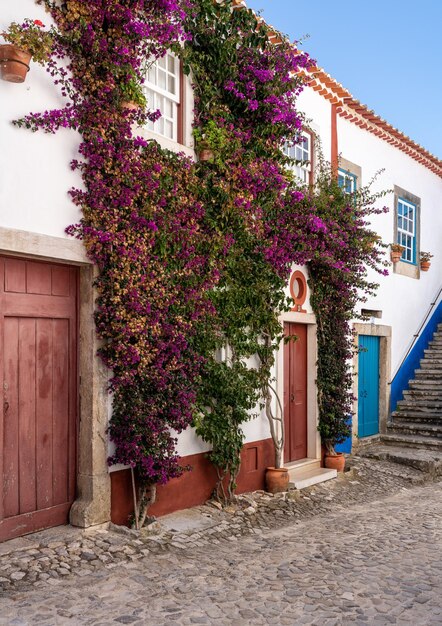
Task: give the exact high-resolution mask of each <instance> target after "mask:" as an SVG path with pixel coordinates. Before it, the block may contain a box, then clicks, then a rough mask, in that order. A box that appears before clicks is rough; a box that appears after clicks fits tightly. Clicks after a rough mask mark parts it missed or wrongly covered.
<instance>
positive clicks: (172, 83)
mask: <svg viewBox="0 0 442 626" xmlns="http://www.w3.org/2000/svg"><path fill="white" fill-rule="evenodd" d="M175 82H176V81H175V77H174V76H170V75H169V77H168V85H167V90H168V91H169V93H173V94H174V95H175V94H176V91H175Z"/></svg>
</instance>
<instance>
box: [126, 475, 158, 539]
mask: <svg viewBox="0 0 442 626" xmlns="http://www.w3.org/2000/svg"><path fill="white" fill-rule="evenodd" d="M156 499H157V486H156V484H153V485H142V486H141V487H140V488H139V490H138V507H137V508H138V528H139V529H141V528H143V525H144V522H145V521H146V517H147V511H148V510H149V507H150V506H152V504H154V502H155V501H156ZM135 515H136V513H135ZM132 528H137V524H136V522H134V523H133V524H132Z"/></svg>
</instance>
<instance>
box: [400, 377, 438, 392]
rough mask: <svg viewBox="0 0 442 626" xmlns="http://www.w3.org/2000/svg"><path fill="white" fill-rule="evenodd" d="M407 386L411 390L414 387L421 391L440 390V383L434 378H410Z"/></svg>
mask: <svg viewBox="0 0 442 626" xmlns="http://www.w3.org/2000/svg"><path fill="white" fill-rule="evenodd" d="M408 385H409V388H410V390H411V391H413V390H414V389H417V390H421V391H426V390H429V391H440V390H442V384H441V383H438V382H437V381H434V380H430V381H429V380H425V379H417V378H415V379H414V380H410V382H409V383H408Z"/></svg>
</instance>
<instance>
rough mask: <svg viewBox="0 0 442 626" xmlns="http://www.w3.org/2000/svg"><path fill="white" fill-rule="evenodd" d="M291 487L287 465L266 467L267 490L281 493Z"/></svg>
mask: <svg viewBox="0 0 442 626" xmlns="http://www.w3.org/2000/svg"><path fill="white" fill-rule="evenodd" d="M288 488H289V472H288V470H287V468H286V467H268V468H267V469H266V491H268V492H269V493H280V492H281V491H287V490H288Z"/></svg>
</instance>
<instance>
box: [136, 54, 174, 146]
mask: <svg viewBox="0 0 442 626" xmlns="http://www.w3.org/2000/svg"><path fill="white" fill-rule="evenodd" d="M164 61H165V63H164V65H165V67H162V63H163V62H164ZM171 61H172V63H173V70H171V69H170V62H171ZM161 74H163V75H164V84H165V86H166V88H165V89H164V88H162V87H160V86H159V85H158V83H159V77H160V75H161ZM169 79H173V81H174V85H175V90H174V91H170V90H169V89H168V88H167V87H168V84H169ZM143 91H144V95H145V96H146V99H147V106H148V108H149V110H150V111H157V110H160V111H161V117H160V118H159V119H158V120H157V121H156V122H148V123H147V129H148V130H150V131H152V132H154V133H156V134H157V135H160V136H161V137H166V138H167V139H170V140H172V141H175V142H177V141H178V139H179V137H178V132H179V131H178V126H179V115H180V105H181V102H180V95H181V63H180V59H179V58H178V57H177V56H175V55H174V54H172V52H169V51H168V52H166V54H165V55H164V56H163V57H161V58H160V59H156V60H155V61H154V62H152V63H151V64H150V65H149V67H148V70H147V72H146V80H145V83H144V85H143ZM168 104H170V105H171V114H169V113H168V112H167V111H166V107H167V105H168Z"/></svg>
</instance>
